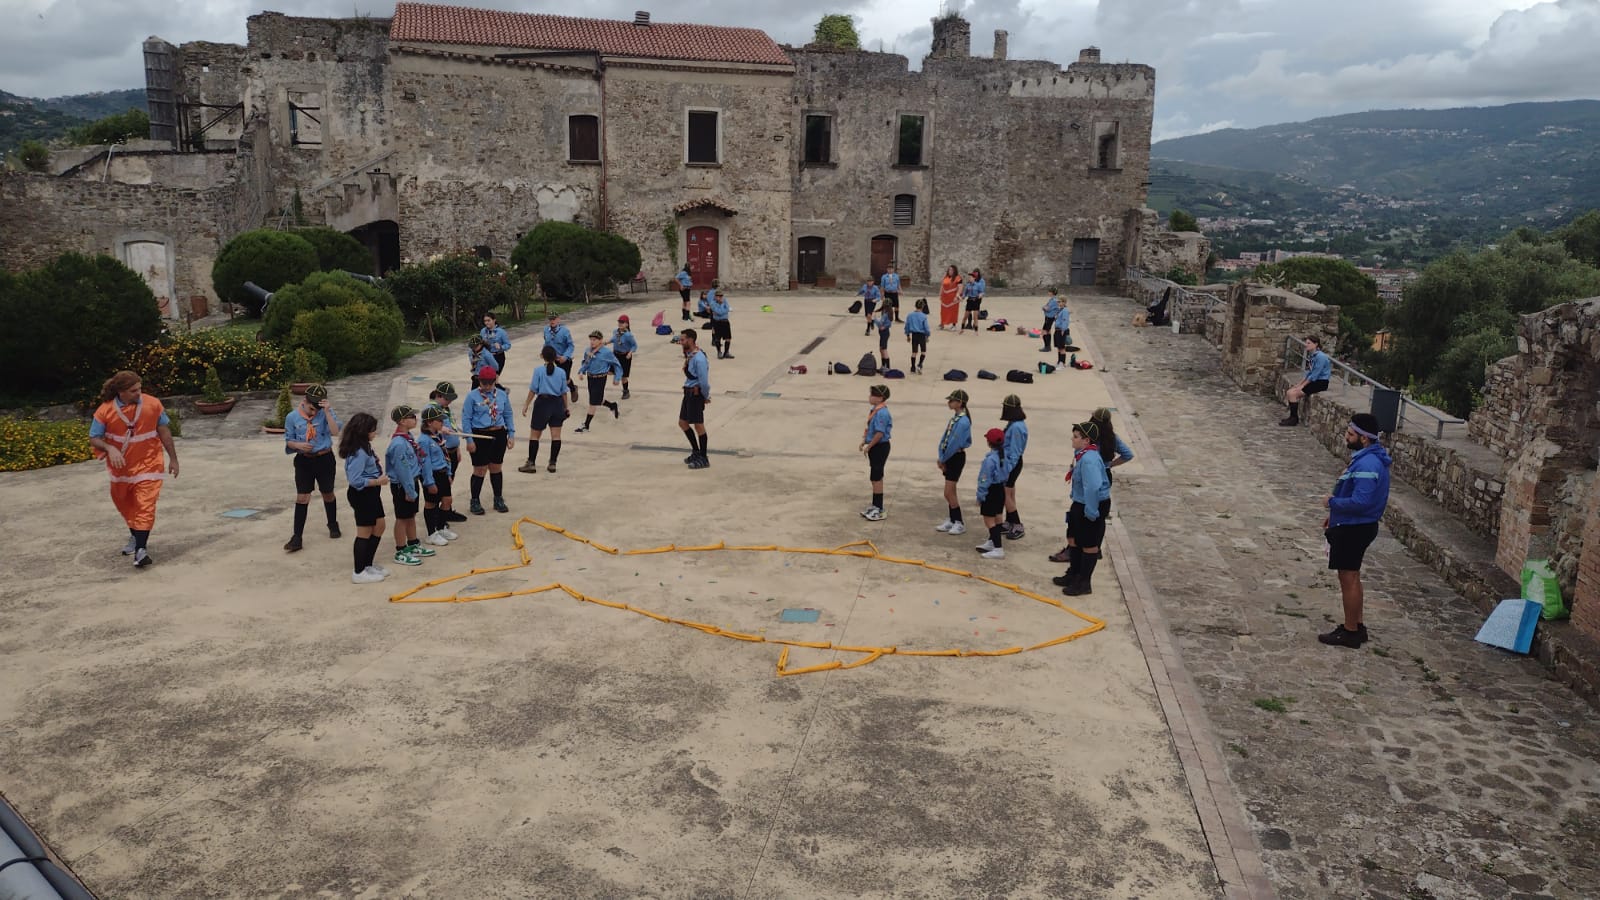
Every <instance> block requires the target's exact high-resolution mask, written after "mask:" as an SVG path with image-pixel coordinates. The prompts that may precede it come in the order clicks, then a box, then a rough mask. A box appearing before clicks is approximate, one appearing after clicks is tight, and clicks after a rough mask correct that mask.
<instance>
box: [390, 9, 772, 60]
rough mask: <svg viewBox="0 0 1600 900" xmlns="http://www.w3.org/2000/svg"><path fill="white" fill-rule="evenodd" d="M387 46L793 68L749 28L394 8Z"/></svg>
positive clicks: (768, 41) (762, 34)
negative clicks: (490, 49)
mask: <svg viewBox="0 0 1600 900" xmlns="http://www.w3.org/2000/svg"><path fill="white" fill-rule="evenodd" d="M389 40H391V41H416V42H421V43H430V44H472V45H476V46H480V47H525V48H527V49H529V50H588V51H597V52H600V53H603V54H606V55H607V56H634V57H644V58H648V59H675V60H687V61H693V62H734V63H762V64H767V65H779V66H787V65H792V62H791V61H790V59H789V57H787V56H785V55H784V53H783V49H782V48H781V47H779V46H778V45H777V44H776V43H775V42H774V41H773V40H772V38H770V37H768V36H767V34H766V32H764V31H760V30H758V29H755V28H724V27H722V26H719V25H684V24H677V23H670V22H652V23H650V24H649V25H635V24H633V23H632V22H624V21H618V20H614V19H578V18H573V17H570V16H548V15H540V14H536V13H517V12H504V11H500V10H490V9H472V8H470V7H465V6H440V5H437V4H433V3H397V4H395V9H394V22H393V24H392V25H391V26H390V28H389Z"/></svg>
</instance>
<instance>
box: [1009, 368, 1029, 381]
mask: <svg viewBox="0 0 1600 900" xmlns="http://www.w3.org/2000/svg"><path fill="white" fill-rule="evenodd" d="M1006 380H1007V381H1014V382H1016V383H1017V384H1033V373H1032V372H1024V371H1022V370H1021V369H1012V370H1011V371H1009V372H1007V373H1006Z"/></svg>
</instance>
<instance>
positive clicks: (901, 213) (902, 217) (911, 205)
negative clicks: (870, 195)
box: [894, 194, 917, 225]
mask: <svg viewBox="0 0 1600 900" xmlns="http://www.w3.org/2000/svg"><path fill="white" fill-rule="evenodd" d="M894 224H896V225H915V224H917V197H916V195H915V194H896V195H895V197H894Z"/></svg>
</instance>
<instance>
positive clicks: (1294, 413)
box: [1289, 402, 1300, 419]
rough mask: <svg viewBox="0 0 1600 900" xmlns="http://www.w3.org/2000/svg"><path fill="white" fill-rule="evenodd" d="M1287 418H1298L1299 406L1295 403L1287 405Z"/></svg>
mask: <svg viewBox="0 0 1600 900" xmlns="http://www.w3.org/2000/svg"><path fill="white" fill-rule="evenodd" d="M1289 418H1291V419H1298V418H1300V404H1299V403H1295V402H1290V403H1289Z"/></svg>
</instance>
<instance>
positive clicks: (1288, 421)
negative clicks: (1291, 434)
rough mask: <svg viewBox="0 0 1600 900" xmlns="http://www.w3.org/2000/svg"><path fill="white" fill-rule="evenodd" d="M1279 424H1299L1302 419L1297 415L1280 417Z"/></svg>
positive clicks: (1286, 426)
mask: <svg viewBox="0 0 1600 900" xmlns="http://www.w3.org/2000/svg"><path fill="white" fill-rule="evenodd" d="M1278 424H1279V425H1282V426H1284V427H1285V428H1288V427H1290V426H1293V425H1299V424H1300V419H1299V418H1298V417H1296V416H1289V417H1287V418H1283V419H1279V420H1278Z"/></svg>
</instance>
